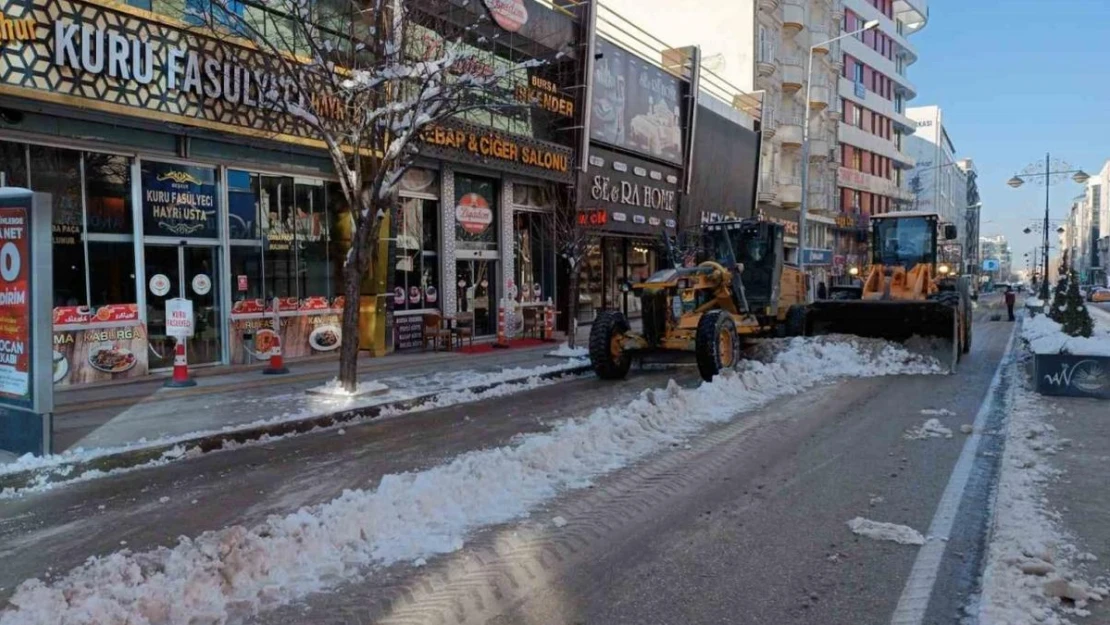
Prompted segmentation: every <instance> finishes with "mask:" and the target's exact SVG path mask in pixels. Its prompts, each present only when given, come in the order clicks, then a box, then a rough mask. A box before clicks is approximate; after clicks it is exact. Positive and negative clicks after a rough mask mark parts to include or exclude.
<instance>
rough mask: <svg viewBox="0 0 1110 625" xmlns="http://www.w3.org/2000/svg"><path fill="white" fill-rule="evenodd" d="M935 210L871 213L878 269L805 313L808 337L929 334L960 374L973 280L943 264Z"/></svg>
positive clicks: (949, 230) (949, 231)
mask: <svg viewBox="0 0 1110 625" xmlns="http://www.w3.org/2000/svg"><path fill="white" fill-rule="evenodd" d="M955 230H956V229H955V226H952V225H946V226H944V227H943V228H941V227H940V225H939V218H938V216H937V215H936V213H930V212H895V213H887V214H884V215H875V216H873V217H872V218H871V268H870V270H869V271H868V272H867V274H866V279H865V280H864V281H863V284H862V286H858V287H839V286H838V287H834V288H833V290H832V292H831V293H830V299H828V300H822V301H816V302H814V303H812V304H811V305H810V306H809V307H808V308H807V309H806V312H805V317H806V319H805V327H806V331H805V334H806V335H819V334H832V333H836V334H854V335H857V336H865V337H874V338H883V339H887V340H893V341H898V342H907V341H909V340H910V339H911V338H913V337H921V338H923V339H928V340H930V342H932V343H933V349H932V350H931V351H934V352H935V353H936V355H937V356H938V358H939V359H941V361H942V362H943V363H944V364H947V365H949V367H950V368H951V369H952V370H953V371H955V367H956V363H957V362H958V361H959V359H960V355H961V354H966V353H967V352H968V351H969V350H970V349H971V289H970V286H971V283H970V279H969V277H968V276H958V277H957V276H955V274H954V273H953V271H952V268H950V267H948V266H947V265H944V264H943V263H938V262H937V239H938V234H939V233H941V232H943V234H944V237H945V239H954V238H955V237H956V231H955Z"/></svg>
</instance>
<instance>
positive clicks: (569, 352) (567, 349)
mask: <svg viewBox="0 0 1110 625" xmlns="http://www.w3.org/2000/svg"><path fill="white" fill-rule="evenodd" d="M547 355H548V356H553V357H555V358H586V357H587V356H589V355H590V350H588V349H586V348H585V347H571V346H570V345H569V344H568V343H563V344H562V345H560V346H559V347H558V348H556V349H555V350H553V351H550V352H547Z"/></svg>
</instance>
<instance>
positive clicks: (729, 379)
mask: <svg viewBox="0 0 1110 625" xmlns="http://www.w3.org/2000/svg"><path fill="white" fill-rule="evenodd" d="M941 372H942V369H941V367H940V366H939V365H938V364H937V363H936V362H934V361H929V360H926V359H924V358H922V357H921V356H918V355H914V354H911V353H909V352H906V351H905V350H904V349H902V348H900V347H896V346H894V345H890V344H887V343H883V342H881V341H880V342H868V341H859V340H854V341H837V340H825V339H818V340H805V339H795V340H794V341H792V342H791V343H790V345H789V348H788V349H787V350H786V351H785V352H784V353H782V354H781V355H780V357H779V358H778V359H777V360H776V361H775V362H773V363H769V364H767V363H761V362H748V363H745V365H744V367H743V369H742V370H741V371H738V372H727V373H725V374H722V375H721V376H719V377H718V378H717V379H716V380H715V381H714V382H712V383H708V384H703V385H702V386H701V387H700V388H698V389H694V390H686V389H683V388H681V387H679V386H678V384H677V383H675V382H674V381H671V382H670V383H669V384H668V385H667V387H666V388H659V389H651V390H647V391H644V392H643V393H642V394H641V395H640V396H639V397H638V398H636V399H634V400H632V401H631V402H629V403H628V404H626V405H613V406H607V407H602V408H598V409H596V410H595V411H594V412H593V413H592V414H590V415H589V416H586V417H581V418H576V419H571V420H567V421H563V422H561V423H560V424H559V425H558V426H556V427H555V428H554V429H552V430H551V431H550V432H546V433H541V434H532V435H526V436H521V437H518V438H517V439H515V441H514V443H515V444H513V445H511V446H505V447H499V448H494V449H486V450H481V451H475V452H471V453H466V454H463V455H461V456H458V457H457V458H455V459H454V460H452V461H451V462H449V463H447V464H445V465H441V466H438V467H434V468H432V469H428V470H425V471H420V472H415V473H402V474H395V475H387V476H385V477H383V478H382V480H381V482H380V483H379V484H378V487H377V488H376V489H375V490H370V491H364V490H354V491H346V492H344V493H343V494H342V495H341V496H339V497H337V498H336V499H334V500H332V501H330V502H327V503H324V504H319V505H316V506H312V507H306V508H302V509H300V510H298V511H297V512H294V513H292V514H289V515H287V516H284V517H281V516H271V517H270V518H269V519H267V520H266V521H265V522H264V523H262V524H260V525H259V526H257V527H254V528H251V529H247V528H245V527H241V526H233V527H229V528H225V529H223V530H219V531H211V532H205V533H204V534H201V535H200V536H198V537H196V538H187V537H182V538H180V539H179V542H178V543H177V544H176V545H175V546H173V547H172V548H166V547H161V548H158V549H155V550H152V551H149V552H145V553H132V552H130V551H128V550H124V551H120V552H117V553H113V554H110V555H107V556H102V557H93V558H90V559H89V560H87V561H86V562H85V564H83V565H81V566H80V567H77V568H76V569H74V570H73V571H71V572H70V573H68V574H67V575H66V576H64V577H61V578H55V579H54V580H51V582H50V583H46V582H43V581H41V580H38V579H33V580H28V581H26V582H24V583H22V584H21V585H20V586H19V587H18V588H17V589H16V591H15V593H14V595H13V596H12V598H11V599H10V605H11V606H12V608H11V609H9V610H8V611H6V612H4V613H2V614H0V625H29V624H32V623H59V622H62V623H68V624H70V625H82V624H89V625H91V624H96V625H116V624H119V625H123V624H125V623H163V624H167V625H170V624H174V625H176V624H182V625H184V624H187V623H198V622H205V623H224V622H227V621H232V622H235V621H241V620H245V619H248V618H249V617H250V616H251V615H253V614H257V613H258V612H260V611H262V610H265V609H268V608H271V607H273V606H275V605H278V604H281V603H285V602H288V601H291V600H295V599H297V598H299V597H304V596H305V595H307V594H309V593H312V592H317V591H321V590H324V589H327V588H330V587H334V586H335V585H336V584H338V583H339V582H341V581H343V580H348V579H352V578H355V577H357V576H359V575H361V574H364V573H365V572H366V570H367V568H368V567H371V566H384V565H389V564H392V563H395V562H401V561H406V562H412V561H414V560H417V559H419V558H425V557H428V556H432V555H434V554H441V553H448V552H452V551H456V550H458V549H461V548H462V546H463V541H464V539H465V538H466V536H467V534H468V532H470V531H473V530H475V529H476V528H479V527H481V526H485V525H490V524H496V523H503V522H508V521H512V520H514V519H519V518H521V517H524V516H526V515H527V514H528V511H529V509H531V508H533V507H534V506H536V505H538V504H540V503H542V502H544V501H546V500H548V499H550V498H552V497H554V496H556V495H557V494H558V493H559V492H561V491H564V490H567V489H573V488H582V487H585V486H587V485H588V484H589V483H590V482H591V480H593V479H595V478H596V477H598V476H599V475H602V474H605V473H607V472H610V471H613V470H615V469H618V468H621V467H623V466H627V465H628V464H630V463H632V462H635V461H637V460H639V459H641V458H643V457H644V456H646V455H648V454H651V453H653V452H656V451H660V450H663V449H668V448H669V447H670V446H671V445H672V444H674V443H678V442H681V441H682V440H684V439H685V438H686V437H688V436H691V435H693V434H696V433H697V432H698V431H700V430H701V429H703V428H704V427H706V426H708V425H710V424H713V423H720V422H725V421H728V420H730V419H731V418H732V417H733V416H734V415H736V414H738V413H740V412H743V411H745V410H750V409H752V408H755V407H758V406H761V405H764V404H766V403H767V402H769V401H771V400H772V399H775V398H776V397H780V396H783V395H788V394H794V393H798V392H801V391H803V390H805V389H806V388H808V387H811V386H813V385H815V384H818V383H821V382H826V381H829V380H831V379H833V378H835V377H838V376H842V375H849V376H882V375H894V374H926V373H941ZM505 476H512V479H505Z"/></svg>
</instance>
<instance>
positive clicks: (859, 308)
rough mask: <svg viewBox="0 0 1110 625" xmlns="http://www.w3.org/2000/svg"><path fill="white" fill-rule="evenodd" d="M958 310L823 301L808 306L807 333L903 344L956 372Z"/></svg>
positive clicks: (922, 305)
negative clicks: (843, 335) (865, 338)
mask: <svg viewBox="0 0 1110 625" xmlns="http://www.w3.org/2000/svg"><path fill="white" fill-rule="evenodd" d="M956 315H957V309H956V308H953V307H952V306H949V305H947V304H944V303H941V302H932V301H880V300H822V301H818V302H814V303H813V304H811V305H810V307H809V310H808V312H807V315H806V334H807V335H808V336H818V335H822V334H850V335H854V336H862V337H867V338H877V339H885V340H888V341H895V342H898V343H903V344H905V346H906V347H907V348H908V349H910V350H911V351H915V352H918V353H922V354H925V355H928V356H932V357H934V358H936V359H937V360H939V361H940V363H941V364H942V365H945V366H948V367H949V368H950V369H951V370H953V371H955V367H956V361H957V359H958V356H959V353H960V351H959V337H958V336H957V335H956V334H957V332H958V331H959V329H958V328H959V326H958V324H957V319H956Z"/></svg>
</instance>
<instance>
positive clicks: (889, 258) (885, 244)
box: [871, 212, 947, 271]
mask: <svg viewBox="0 0 1110 625" xmlns="http://www.w3.org/2000/svg"><path fill="white" fill-rule="evenodd" d="M937 222H938V218H937V215H936V214H935V213H915V212H903V213H887V214H885V215H875V216H873V217H872V218H871V262H872V263H873V264H875V265H882V266H884V267H896V266H899V265H900V266H902V267H903V268H905V269H906V271H909V270H910V269H913V267H914V266H915V265H919V264H927V265H933V266H935V265H936V263H937ZM945 234H947V229H946V232H945Z"/></svg>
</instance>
